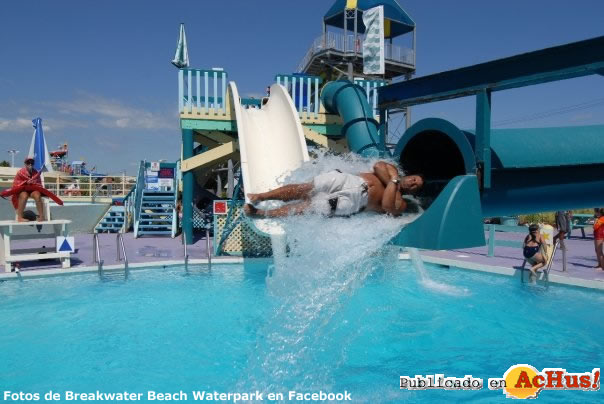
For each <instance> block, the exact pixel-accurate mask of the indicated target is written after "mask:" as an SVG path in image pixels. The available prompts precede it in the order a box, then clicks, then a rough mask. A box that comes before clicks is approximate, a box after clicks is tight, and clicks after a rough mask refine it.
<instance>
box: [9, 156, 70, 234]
mask: <svg viewBox="0 0 604 404" xmlns="http://www.w3.org/2000/svg"><path fill="white" fill-rule="evenodd" d="M24 163H25V167H23V168H21V169H20V170H19V171H18V172H17V174H16V175H15V179H14V180H13V187H12V188H11V189H7V190H6V191H4V192H2V193H1V194H0V196H2V197H7V196H12V203H13V207H14V208H15V209H16V210H17V221H18V222H27V221H29V220H27V219H25V218H24V217H23V211H24V210H25V205H26V204H27V199H29V198H30V197H31V198H32V199H33V200H34V201H35V202H36V209H37V210H38V221H39V222H43V221H44V220H45V218H44V209H43V206H42V197H43V196H47V197H49V198H51V199H52V200H53V201H55V202H56V203H58V204H59V205H63V201H62V200H61V199H59V198H58V197H57V196H56V195H55V194H53V193H52V192H50V191H49V190H47V189H45V188H43V187H42V178H41V175H40V174H41V173H40V172H39V171H38V170H36V169H35V168H34V159H33V158H32V157H27V158H26V159H25V161H24Z"/></svg>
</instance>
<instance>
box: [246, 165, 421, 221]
mask: <svg viewBox="0 0 604 404" xmlns="http://www.w3.org/2000/svg"><path fill="white" fill-rule="evenodd" d="M423 185H424V179H423V177H422V176H421V175H408V176H405V177H402V178H401V177H400V176H399V173H398V169H397V168H396V167H395V166H394V165H392V164H390V163H386V162H384V161H378V162H377V163H376V164H375V165H374V166H373V172H372V173H360V174H359V175H352V174H346V173H342V172H340V171H339V170H335V171H329V172H327V173H323V174H320V175H318V176H316V177H315V178H314V179H313V180H312V181H311V182H308V183H304V184H290V185H285V186H283V187H280V188H277V189H274V190H272V191H268V192H263V193H260V194H248V197H249V200H250V202H251V203H248V204H246V205H245V206H244V207H243V209H244V211H245V213H246V215H248V216H251V217H280V216H287V215H290V214H295V215H296V214H302V213H304V212H306V211H311V212H315V213H320V214H323V215H326V216H350V215H353V214H355V213H359V212H362V211H363V210H368V211H374V212H378V213H387V214H391V215H392V216H399V215H400V214H401V213H403V212H404V211H405V209H406V208H407V203H406V202H405V200H404V199H403V197H402V195H403V194H406V193H407V194H409V193H415V192H417V191H419V190H420V189H421V187H422V186H423ZM267 200H281V201H285V202H288V201H295V200H299V201H300V202H297V203H294V204H290V205H285V206H282V207H280V208H277V209H272V210H262V209H258V208H256V207H255V206H254V205H253V204H255V203H258V202H261V201H267Z"/></svg>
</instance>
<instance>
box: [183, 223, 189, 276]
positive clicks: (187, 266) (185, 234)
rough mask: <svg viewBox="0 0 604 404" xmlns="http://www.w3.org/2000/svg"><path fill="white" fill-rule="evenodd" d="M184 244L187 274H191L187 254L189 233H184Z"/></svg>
mask: <svg viewBox="0 0 604 404" xmlns="http://www.w3.org/2000/svg"><path fill="white" fill-rule="evenodd" d="M182 244H183V246H184V256H185V272H186V273H189V253H188V252H187V233H186V232H184V231H183V232H182Z"/></svg>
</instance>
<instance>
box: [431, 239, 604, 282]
mask: <svg viewBox="0 0 604 404" xmlns="http://www.w3.org/2000/svg"><path fill="white" fill-rule="evenodd" d="M525 236H526V234H523V233H503V232H496V239H497V240H517V241H520V242H522V240H523V239H524V237H525ZM565 242H566V272H564V271H563V270H562V269H563V264H562V251H561V250H560V249H558V251H557V252H556V255H555V256H554V261H553V263H552V268H551V275H557V276H560V277H570V278H578V279H582V280H587V281H593V282H597V283H598V284H599V283H602V285H601V286H599V288H602V287H604V271H603V270H601V269H599V268H594V267H595V265H596V252H595V247H594V239H593V231H592V229H588V228H586V229H585V238H583V237H582V236H581V231H580V230H575V231H574V232H573V235H572V236H571V237H570V238H569V239H567V240H566V241H565ZM422 255H424V256H427V257H434V258H439V259H446V260H452V261H456V262H458V263H460V265H459V266H461V267H463V263H469V262H471V263H473V264H479V265H484V266H494V267H503V268H513V269H519V268H521V267H522V264H523V261H524V257H523V256H522V250H521V249H520V248H511V247H497V246H496V247H495V256H493V257H489V256H488V247H486V246H485V247H474V248H466V249H460V250H448V251H422ZM428 261H429V259H428ZM525 267H526V268H528V265H527V266H525ZM593 286H594V287H598V286H597V285H593Z"/></svg>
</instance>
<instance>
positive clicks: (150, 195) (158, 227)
mask: <svg viewBox="0 0 604 404" xmlns="http://www.w3.org/2000/svg"><path fill="white" fill-rule="evenodd" d="M149 168H150V163H149V162H145V161H142V162H141V165H140V167H139V175H138V180H137V183H136V185H137V186H136V197H135V206H134V237H141V236H170V237H175V236H176V231H177V220H176V219H177V217H176V197H177V193H176V175H175V172H176V170H177V167H176V164H173V163H161V165H160V172H161V173H165V172H166V169H167V170H168V171H167V172H170V170H172V177H171V178H169V177H166V176H165V174H164V175H163V178H161V179H163V180H170V179H171V180H172V181H171V183H172V185H171V186H166V185H157V183H156V182H154V181H153V182H152V180H151V179H152V178H153V177H149V176H148V174H149V172H150V170H149ZM162 170H163V171H162Z"/></svg>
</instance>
